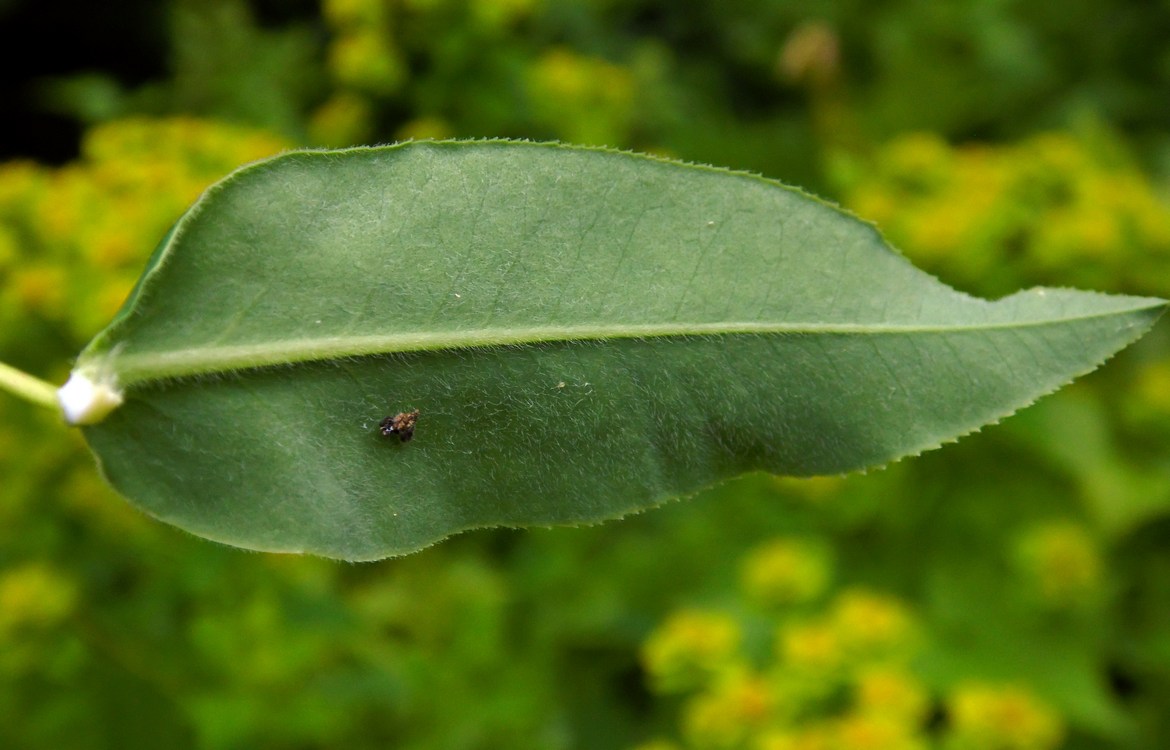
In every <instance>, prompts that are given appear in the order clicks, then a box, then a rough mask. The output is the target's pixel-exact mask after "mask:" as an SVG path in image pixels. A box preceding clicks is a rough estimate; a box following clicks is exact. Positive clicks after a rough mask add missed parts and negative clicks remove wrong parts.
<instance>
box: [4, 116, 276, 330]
mask: <svg viewBox="0 0 1170 750" xmlns="http://www.w3.org/2000/svg"><path fill="white" fill-rule="evenodd" d="M286 146H287V144H286V143H284V142H283V141H282V140H280V139H278V138H276V137H274V136H272V135H270V134H268V133H266V132H263V131H257V130H250V129H245V128H239V127H234V126H230V125H226V124H221V123H213V122H205V121H199V120H194V119H188V118H173V119H166V120H147V119H133V120H123V121H118V122H112V123H109V124H106V125H101V126H98V127H96V128H94V129H93V130H91V131H89V132H88V133H87V134H86V136H85V139H84V141H83V143H82V156H81V159H80V160H79V161H77V162H73V163H71V164H68V165H66V166H64V167H61V168H51V167H43V166H39V165H36V164H32V163H27V162H15V163H8V164H0V290H2V292H0V294H2V297H0V322H3V323H5V325H4V326H3V327H4V328H7V329H8V330H14V328H13V327H14V326H18V325H19V323H20V321H21V320H23V319H25V318H28V317H36V318H40V319H43V320H45V321H49V322H51V323H53V324H60V325H62V326H64V328H65V329H66V331H67V333H68V335H69V336H70V337H71V339H72V340H73V341H75V342H84V341H85V340H87V339H88V338H90V337H91V336H92V335H93V334H94V332H95V331H97V330H98V329H99V328H100V327H102V326H104V325H105V324H106V323H107V322H108V321H109V319H110V318H111V317H112V316H113V314H114V312H116V311H117V309H118V307H119V306H120V305H121V304H122V300H123V299H125V297H126V295H127V293H128V292H129V291H130V288H131V287H132V286H133V284H134V280H135V279H136V278H137V277H138V274H139V272H140V271H141V268H142V266H143V264H144V263H145V261H146V253H147V252H148V250H149V248H151V247H153V246H154V245H155V243H157V242H158V240H159V238H160V237H162V236H163V235H164V234H165V233H166V230H167V228H168V227H169V226H170V225H171V224H172V223H173V222H174V221H175V220H176V219H177V218H178V217H179V216H180V215H181V214H182V212H183V211H184V210H186V208H187V206H189V205H190V204H191V202H192V201H193V200H194V199H195V198H196V197H198V195H199V193H200V192H202V191H203V189H204V188H206V187H207V186H208V185H209V184H210V183H212V182H214V181H215V180H217V179H219V178H221V177H223V175H224V174H226V173H227V172H229V171H231V170H232V169H234V168H235V167H237V166H239V165H240V164H242V163H245V162H248V161H254V160H256V159H258V158H261V157H263V156H269V155H271V154H273V153H276V152H278V151H280V150H281V149H282V148H285V147H286ZM10 326H11V327H10Z"/></svg>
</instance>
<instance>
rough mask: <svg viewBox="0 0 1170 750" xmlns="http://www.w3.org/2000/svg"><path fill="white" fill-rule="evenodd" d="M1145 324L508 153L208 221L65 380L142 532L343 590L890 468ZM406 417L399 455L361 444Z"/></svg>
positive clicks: (372, 154) (712, 187)
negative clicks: (721, 498) (657, 510)
mask: <svg viewBox="0 0 1170 750" xmlns="http://www.w3.org/2000/svg"><path fill="white" fill-rule="evenodd" d="M1162 305H1163V303H1162V302H1161V301H1160V300H1153V299H1146V298H1135V297H1120V296H1108V295H1101V294H1095V293H1091V292H1077V291H1070V290H1052V289H1048V290H1043V289H1040V290H1032V291H1029V292H1025V293H1021V294H1017V295H1014V296H1012V297H1009V298H1006V299H1003V300H1000V301H998V302H987V301H984V300H979V299H975V298H972V297H969V296H967V295H964V294H962V293H959V292H956V291H954V290H952V289H950V288H949V287H947V286H945V285H943V284H942V283H940V282H939V281H937V280H936V279H934V278H932V277H930V276H929V275H927V274H925V273H923V272H921V271H918V270H917V269H915V268H913V267H912V266H911V265H910V264H909V263H908V262H907V261H906V260H905V259H903V258H902V257H901V256H900V255H898V254H897V253H895V252H893V251H891V250H890V249H889V248H888V247H887V246H886V245H885V244H884V243H883V242H882V240H881V239H880V237H879V236H878V234H877V233H876V231H875V230H874V229H873V228H872V227H871V226H869V225H867V224H865V223H863V222H861V221H858V220H857V219H854V218H852V217H850V216H848V215H846V214H844V213H842V212H840V211H839V210H837V209H835V208H833V207H831V206H828V205H826V204H824V203H822V202H820V201H818V200H816V199H815V198H812V197H810V196H808V195H805V194H803V193H801V192H799V191H797V190H794V189H792V188H788V187H785V186H782V185H780V184H778V183H775V182H771V181H768V180H765V179H762V178H759V177H755V176H751V175H745V174H739V173H732V172H727V171H723V170H717V169H712V168H707V167H698V166H692V165H684V164H679V163H675V162H669V161H664V160H657V159H652V158H648V157H640V156H636V155H631V154H625V153H618V152H612V151H602V150H590V149H576V148H569V147H564V146H558V145H548V144H530V143H516V142H503V141H489V142H440V143H413V144H404V145H399V146H390V147H383V148H372V149H353V150H347V151H342V152H294V153H290V154H285V155H283V156H280V157H277V158H275V159H272V160H269V161H265V162H261V163H258V164H255V165H251V166H249V167H246V168H244V169H242V170H239V171H237V172H236V173H234V174H233V175H231V176H229V177H228V178H227V179H225V180H224V181H223V182H221V183H219V184H218V185H216V186H215V187H213V188H212V189H211V190H209V191H208V192H207V194H205V195H204V197H203V198H201V199H200V201H199V202H197V203H196V204H195V205H194V206H193V207H192V208H191V210H190V211H188V213H187V214H186V215H185V216H184V217H183V218H182V219H181V220H180V222H179V223H178V224H177V225H176V227H175V229H174V230H172V232H171V234H170V235H168V237H167V238H166V239H165V240H164V242H163V244H162V245H161V246H160V248H159V250H158V251H157V252H156V253H155V256H154V257H153V258H152V260H151V263H150V265H149V267H148V268H147V270H146V272H145V274H144V276H143V278H142V280H141V281H140V283H139V286H138V288H137V289H136V290H135V293H134V294H133V295H132V297H131V299H130V300H129V301H128V302H127V305H126V307H125V308H124V309H123V310H122V312H120V313H119V315H118V317H117V318H116V319H115V321H114V322H113V323H112V324H111V325H110V327H109V328H107V329H106V330H105V331H104V332H102V333H101V334H100V335H99V336H98V337H97V338H96V339H95V340H94V341H93V342H92V343H91V344H90V346H89V347H88V348H87V349H86V350H85V352H83V354H82V356H81V358H80V359H79V361H78V365H77V370H78V371H81V372H86V373H89V374H90V375H91V376H92V377H94V378H97V379H104V380H106V381H112V382H116V383H117V384H118V385H119V386H120V387H121V388H123V389H124V390H125V402H124V404H123V405H122V406H121V407H120V408H118V409H117V410H116V411H114V412H113V413H112V414H111V415H110V416H109V417H107V418H106V419H105V421H103V422H101V423H99V424H97V425H94V426H91V427H88V428H86V429H85V435H86V438H87V440H88V441H89V443H90V445H91V447H92V448H93V450H94V452H95V453H96V454H97V456H98V458H99V461H100V463H101V466H102V468H103V471H104V473H105V474H106V476H107V478H108V479H109V480H110V482H111V483H112V484H113V485H114V486H115V487H116V488H117V489H118V490H119V491H121V492H122V493H123V494H125V495H126V496H127V497H128V498H130V499H131V501H132V502H134V503H135V504H137V505H139V506H140V507H142V508H143V509H144V510H146V511H147V512H149V513H151V514H153V515H155V516H157V517H159V518H161V519H164V520H166V521H169V522H171V523H174V524H176V525H178V526H181V527H183V528H185V529H187V530H189V531H192V532H194V533H196V534H199V535H202V536H205V537H209V538H212V539H216V540H219V541H223V542H226V543H229V544H234V545H238V546H242V547H248V548H253V549H263V550H278V551H297V552H311V553H315V554H321V555H326V556H330V557H338V558H345V559H351V560H361V559H376V558H381V557H386V556H389V555H395V554H403V553H407V552H411V551H414V550H417V549H419V548H421V547H423V546H426V545H428V544H431V543H433V542H435V541H437V540H439V539H441V538H443V537H444V536H447V535H449V534H452V533H454V532H457V531H460V530H463V529H468V528H475V527H483V526H493V525H509V526H531V525H548V524H573V523H587V522H596V521H601V520H604V519H609V518H615V517H618V516H621V515H623V514H626V513H630V512H634V511H638V510H642V509H645V508H647V507H650V506H653V505H655V504H658V503H660V502H663V501H665V500H667V499H670V498H672V497H676V496H679V495H682V494H687V493H691V492H694V491H696V490H697V489H699V488H701V487H704V486H707V485H710V484H712V483H715V482H718V481H720V480H723V479H726V478H729V477H732V476H735V475H737V474H740V473H743V472H746V471H751V470H760V469H762V470H766V471H770V472H774V473H777V474H788V475H794V476H809V475H816V474H835V473H842V472H846V471H851V470H856V469H861V468H865V467H871V466H876V465H880V464H883V463H886V462H888V461H891V460H894V459H897V458H899V457H902V456H906V455H911V454H915V453H918V452H921V451H922V450H926V449H929V448H933V447H936V446H938V445H939V444H940V443H942V442H944V441H947V440H952V439H954V438H956V437H958V436H960V435H963V434H965V433H967V432H970V431H972V430H975V429H978V428H979V427H980V426H981V425H984V424H987V423H989V422H993V421H995V420H997V419H999V418H1001V417H1003V416H1005V415H1007V414H1010V413H1011V412H1013V411H1015V410H1016V409H1018V408H1020V407H1022V406H1024V405H1027V404H1028V403H1031V402H1032V401H1033V400H1035V399H1036V398H1037V397H1039V396H1040V395H1043V394H1044V393H1047V392H1050V391H1052V390H1054V389H1055V388H1057V387H1059V386H1060V385H1061V384H1063V383H1066V382H1068V381H1069V380H1070V379H1071V378H1073V377H1075V376H1077V375H1079V374H1082V373H1084V372H1087V371H1089V370H1091V369H1093V368H1094V367H1095V366H1097V365H1098V364H1100V363H1101V362H1102V361H1103V360H1104V359H1106V358H1107V357H1108V356H1109V355H1111V354H1112V353H1113V352H1115V351H1116V350H1118V349H1120V348H1121V347H1123V346H1125V345H1126V344H1128V343H1129V342H1131V341H1133V340H1134V339H1135V338H1137V337H1138V336H1140V335H1141V333H1143V332H1144V331H1145V330H1146V329H1147V328H1148V327H1149V326H1150V325H1152V323H1153V321H1154V320H1155V319H1156V318H1157V316H1158V315H1159V314H1160V312H1161V310H1162ZM412 409H418V410H419V412H420V416H419V419H418V424H417V427H416V429H415V432H414V439H413V440H411V441H409V442H403V441H401V440H399V439H397V438H396V437H394V436H391V437H389V438H387V437H384V436H382V435H381V434H380V433H379V428H378V425H379V422H380V421H381V420H382V419H383V418H384V417H386V416H392V415H394V414H395V413H398V412H408V411H410V410H412Z"/></svg>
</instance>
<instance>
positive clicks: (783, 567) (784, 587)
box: [740, 539, 830, 606]
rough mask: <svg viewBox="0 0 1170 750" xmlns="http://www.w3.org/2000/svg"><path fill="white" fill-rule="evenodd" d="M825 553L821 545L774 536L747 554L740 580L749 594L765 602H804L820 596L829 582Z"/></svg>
mask: <svg viewBox="0 0 1170 750" xmlns="http://www.w3.org/2000/svg"><path fill="white" fill-rule="evenodd" d="M828 557H829V555H828V552H827V550H825V548H824V547H823V545H818V544H815V543H812V542H807V541H801V540H798V539H777V540H775V541H773V542H769V543H768V544H765V545H763V546H761V547H758V548H757V549H755V550H753V551H752V552H751V553H750V554H749V555H748V557H747V559H746V560H745V561H744V563H743V566H742V568H741V571H740V582H741V585H742V587H743V590H744V592H745V593H746V594H747V595H748V597H750V598H751V599H753V600H755V601H757V602H759V603H760V604H763V605H765V606H784V605H787V604H797V603H801V602H806V601H809V600H811V599H814V598H816V597H817V596H820V594H821V593H822V592H824V590H825V586H826V585H827V584H828V581H829V575H830V564H829V559H828Z"/></svg>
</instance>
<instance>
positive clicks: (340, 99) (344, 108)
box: [309, 93, 373, 147]
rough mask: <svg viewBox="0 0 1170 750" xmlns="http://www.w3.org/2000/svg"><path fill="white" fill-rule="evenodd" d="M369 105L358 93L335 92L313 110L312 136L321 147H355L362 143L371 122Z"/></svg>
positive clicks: (310, 129)
mask: <svg viewBox="0 0 1170 750" xmlns="http://www.w3.org/2000/svg"><path fill="white" fill-rule="evenodd" d="M372 117H373V116H372V114H371V112H370V106H369V104H368V103H367V102H366V100H365V99H364V98H362V97H360V96H358V95H356V94H352V93H340V94H335V95H334V96H333V97H332V98H330V99H329V100H328V101H327V102H325V103H324V104H322V105H321V106H320V107H318V108H317V110H316V111H315V112H313V116H312V118H311V119H310V120H309V135H310V137H311V138H312V139H313V142H314V143H318V144H320V145H322V146H333V147H342V146H352V145H354V144H357V143H361V142H363V141H364V140H365V139H366V138H367V137H368V136H369V133H370V127H371V123H372V121H373V120H372Z"/></svg>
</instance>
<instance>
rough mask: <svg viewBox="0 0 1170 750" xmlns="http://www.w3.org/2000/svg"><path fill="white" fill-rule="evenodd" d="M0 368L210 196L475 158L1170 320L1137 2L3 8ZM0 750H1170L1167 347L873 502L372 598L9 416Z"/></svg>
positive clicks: (60, 325)
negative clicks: (707, 173)
mask: <svg viewBox="0 0 1170 750" xmlns="http://www.w3.org/2000/svg"><path fill="white" fill-rule="evenodd" d="M0 62H2V69H3V71H4V73H3V77H2V79H0V88H2V91H0V102H3V110H2V116H0V128H2V129H3V137H2V138H0V360H3V361H6V362H9V363H11V364H13V365H15V366H17V367H20V368H22V369H25V370H26V371H30V372H33V373H35V374H37V375H39V376H42V377H44V378H47V379H49V380H51V381H54V382H63V381H64V379H65V377H66V375H67V372H68V369H69V365H70V360H71V358H72V357H73V356H75V354H76V353H77V352H78V351H79V350H80V349H81V347H82V346H83V345H84V344H85V343H86V342H87V341H88V340H89V339H90V338H91V337H92V336H93V335H94V334H95V333H96V332H97V331H98V330H99V329H100V328H101V327H102V326H104V325H105V323H106V322H108V320H109V319H110V317H111V316H112V314H113V313H114V311H115V310H116V309H117V308H118V306H119V305H120V304H121V302H122V300H123V299H124V297H125V295H126V293H127V292H128V291H129V289H130V287H131V285H132V284H133V282H134V280H135V278H136V277H137V275H138V272H139V270H140V269H141V268H142V266H143V265H144V263H145V261H146V258H147V256H148V255H149V253H150V251H151V250H152V248H153V246H154V245H155V243H156V242H157V241H158V240H159V238H160V237H161V236H162V235H163V233H164V232H165V231H166V229H167V228H168V227H169V226H170V224H171V223H172V222H173V221H174V220H175V219H176V218H177V217H178V215H179V214H180V213H181V212H182V211H183V210H184V209H185V208H186V206H187V205H188V204H189V203H190V202H191V201H192V200H193V199H194V198H195V197H196V196H197V195H198V194H199V192H200V191H201V190H202V189H203V188H204V187H205V186H207V185H208V184H209V183H210V182H212V181H214V180H216V179H218V178H219V177H221V176H223V175H224V174H225V173H226V172H228V171H229V170H230V169H232V168H234V167H235V166H237V165H239V164H241V163H243V162H246V161H249V160H252V159H256V158H260V157H262V156H265V155H268V154H271V153H274V152H277V151H279V150H281V149H285V148H289V147H294V146H344V145H350V144H359V143H385V142H391V141H394V140H397V139H403V138H425V137H474V136H508V137H524V138H533V139H561V140H565V141H571V142H576V143H586V144H606V145H611V146H619V147H623V148H631V149H637V150H642V151H650V152H654V153H659V154H665V155H670V156H674V157H678V158H682V159H687V160H692V161H699V162H707V163H713V164H717V165H721V166H730V167H734V168H738V169H747V170H753V171H757V172H761V173H763V174H765V175H767V176H769V177H774V178H777V179H780V180H783V181H785V182H788V183H793V184H798V185H801V186H804V187H806V188H808V189H809V190H812V191H813V192H816V193H818V194H820V195H823V196H826V197H828V198H831V199H832V200H835V201H837V202H839V203H841V204H842V205H844V206H846V207H848V208H849V209H851V210H852V211H854V212H856V213H857V214H858V215H860V216H862V217H863V218H865V219H868V220H871V221H874V222H876V223H877V224H878V225H879V226H880V227H881V229H882V231H883V232H885V234H886V235H887V236H888V237H889V239H890V240H891V242H892V243H893V244H894V245H895V246H897V247H898V248H900V249H901V250H902V251H903V252H904V253H905V254H906V255H908V256H909V257H910V258H911V259H912V260H913V261H914V262H915V263H916V264H918V265H919V266H921V267H923V268H926V269H927V270H929V271H931V272H932V273H935V274H937V275H939V276H940V277H941V278H942V279H943V280H944V281H946V282H947V283H949V284H952V285H954V286H956V287H958V288H959V289H962V290H964V291H967V292H970V293H973V294H979V295H983V296H990V297H995V296H999V295H1002V294H1005V293H1008V292H1010V291H1013V290H1015V289H1018V288H1021V287H1027V286H1032V285H1037V284H1048V285H1065V286H1079V287H1086V288H1094V289H1099V290H1102V291H1109V292H1122V293H1130V294H1146V295H1157V296H1162V297H1170V2H1167V1H1166V0H1161V1H1160V2H1159V1H1156V0H1147V1H1145V2H1137V1H1136V0H1127V1H1121V2H1119V1H1118V0H1074V1H1072V2H1067V3H1047V2H1040V1H1039V0H1034V1H1028V0H956V1H955V2H946V3H940V2H933V1H932V0H884V1H883V2H876V3H875V2H862V0H838V1H836V2H833V1H831V0H791V1H785V0H721V1H719V0H693V1H691V2H671V1H670V0H561V1H556V2H554V0H322V1H321V2H318V1H317V0H119V1H116V2H108V3H90V2H80V1H79V0H58V1H56V2H41V1H39V0H38V1H36V2H34V0H0ZM0 746H2V747H5V748H157V747H168V748H188V747H190V748H213V749H217V750H218V749H229V748H334V747H350V748H386V747H393V748H406V749H409V750H423V749H430V748H434V749H439V748H442V749H444V750H446V749H452V750H478V749H481V748H483V749H487V748H509V749H515V750H524V749H526V748H534V749H535V748H540V749H544V748H548V749H552V750H557V749H562V748H563V749H577V748H582V749H584V748H599V749H601V748H604V749H607V750H608V749H610V748H639V749H640V750H679V749H681V748H693V749H696V750H703V749H707V748H712V749H718V750H738V749H740V748H743V749H751V750H836V749H838V748H840V749H842V750H844V749H846V748H849V749H852V748H857V749H859V750H903V749H918V748H944V749H947V750H977V749H983V748H986V749H987V750H1046V749H1048V748H1058V747H1063V748H1151V749H1154V748H1166V747H1170V326H1167V325H1166V324H1165V323H1163V324H1162V325H1161V326H1159V327H1158V328H1157V329H1156V330H1155V331H1154V332H1153V333H1152V334H1151V335H1149V336H1147V337H1146V338H1145V339H1143V340H1142V341H1141V342H1139V343H1138V344H1137V345H1136V346H1134V347H1132V348H1131V349H1129V350H1127V351H1125V352H1124V353H1122V354H1121V355H1119V356H1118V357H1116V358H1115V359H1114V360H1113V361H1112V362H1111V363H1109V365H1108V366H1107V367H1105V368H1104V369H1103V370H1102V371H1100V372H1097V373H1094V374H1092V375H1089V376H1087V377H1085V378H1083V379H1082V380H1081V381H1079V382H1078V383H1076V384H1075V385H1073V386H1071V387H1068V388H1066V389H1064V390H1062V391H1061V392H1060V393H1058V394H1057V395H1055V396H1051V397H1048V398H1046V399H1044V400H1042V401H1040V402H1039V403H1038V404H1036V405H1035V406H1033V407H1031V408H1029V409H1027V410H1025V411H1023V412H1022V413H1020V414H1018V415H1017V416H1014V417H1012V418H1011V419H1008V420H1006V421H1005V422H1004V423H1003V424H1001V425H997V426H993V427H989V428H987V429H986V430H984V431H983V432H982V433H981V434H978V435H975V436H971V437H968V438H966V439H964V440H962V441H961V442H959V443H958V444H956V445H949V446H947V447H945V448H943V449H941V450H938V451H934V452H931V453H928V454H926V455H924V456H922V457H920V458H916V459H913V460H908V461H904V462H902V463H898V464H895V465H893V466H891V467H889V468H887V469H885V470H883V471H878V472H874V473H871V474H870V475H868V476H852V477H848V478H826V479H815V480H806V481H793V480H784V479H777V478H773V477H768V476H749V477H745V478H743V479H741V480H738V481H735V482H732V483H729V484H727V485H724V486H722V487H720V488H718V489H715V490H711V491H707V492H704V493H702V494H700V495H699V496H697V497H695V498H692V499H690V500H687V501H684V502H678V503H673V504H670V505H668V506H667V507H665V508H662V509H660V510H657V511H654V512H649V513H645V514H642V515H639V516H637V517H633V518H630V519H627V520H624V521H622V522H617V523H610V524H606V525H603V526H600V527H593V528H584V529H556V530H533V531H523V532H519V531H508V530H497V531H478V532H474V533H469V534H465V535H463V536H460V537H458V538H455V539H453V540H450V541H447V542H445V543H443V544H440V545H438V546H436V547H433V548H431V549H429V550H426V551H424V552H421V553H419V554H416V555H413V556H410V557H407V558H402V559H397V560H387V561H383V562H380V563H374V564H362V565H349V564H339V563H334V562H329V561H324V560H318V559H306V558H297V557H287V556H276V555H266V554H255V553H245V552H241V551H237V550H234V549H229V548H225V547H221V546H218V545H216V544H213V543H211V542H206V541H202V540H199V539H196V538H193V537H190V536H188V535H186V534H184V533H182V532H180V531H177V530H175V529H173V528H170V527H167V526H164V525H162V524H159V523H156V522H154V521H152V520H150V519H148V518H146V517H144V516H143V515H142V514H140V513H139V512H137V511H135V510H133V509H132V508H131V507H129V505H128V504H127V503H125V502H124V501H123V500H121V499H120V498H118V497H117V496H115V495H114V494H113V493H112V492H111V491H110V490H108V489H106V488H105V487H104V486H103V484H102V482H101V481H100V479H99V478H98V476H97V473H96V471H95V469H94V466H93V461H92V459H91V458H90V456H89V454H88V452H87V451H86V449H85V448H84V445H83V443H82V441H81V439H80V436H79V434H78V433H77V431H76V430H68V429H66V428H64V427H63V426H62V425H61V424H60V423H59V421H58V420H57V418H56V417H55V415H53V414H51V413H49V412H48V411H45V410H43V409H40V408H38V407H34V406H31V405H27V404H25V403H23V402H20V401H17V400H16V399H14V398H11V397H8V396H7V395H3V394H0Z"/></svg>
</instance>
